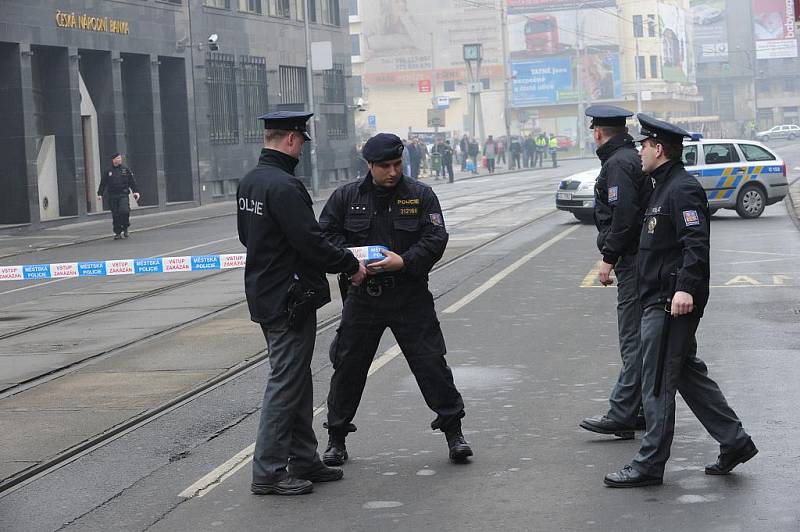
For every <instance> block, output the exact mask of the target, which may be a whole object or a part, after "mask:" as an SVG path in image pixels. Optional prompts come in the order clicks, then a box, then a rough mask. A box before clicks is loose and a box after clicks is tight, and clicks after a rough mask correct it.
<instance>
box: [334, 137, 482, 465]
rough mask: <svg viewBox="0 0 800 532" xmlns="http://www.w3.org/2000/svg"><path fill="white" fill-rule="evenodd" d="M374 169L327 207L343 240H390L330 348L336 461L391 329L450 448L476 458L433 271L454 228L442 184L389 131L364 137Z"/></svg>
mask: <svg viewBox="0 0 800 532" xmlns="http://www.w3.org/2000/svg"><path fill="white" fill-rule="evenodd" d="M363 155H364V158H365V159H366V160H367V163H368V164H369V170H370V171H369V173H368V174H367V176H366V177H365V178H364V179H362V180H360V181H356V182H353V183H348V184H346V185H343V186H341V187H339V188H338V189H337V190H336V191H335V192H334V193H333V194H332V195H331V197H330V199H329V200H328V203H327V204H326V205H325V208H324V209H323V211H322V214H321V215H320V225H321V226H322V228H323V230H324V231H325V234H326V235H327V236H328V238H330V239H331V241H332V242H333V243H334V244H336V245H337V246H368V245H384V246H386V247H387V248H388V251H385V252H384V255H385V258H384V259H383V260H381V261H379V262H377V263H374V264H372V265H370V266H368V267H367V274H368V278H367V279H368V280H367V281H365V282H364V283H363V284H362V285H361V286H359V287H351V288H350V289H349V291H348V293H347V294H346V299H345V301H344V309H343V310H342V320H341V324H340V326H339V329H338V331H337V334H336V337H335V338H334V340H333V343H332V344H331V348H330V356H331V362H332V363H333V369H334V372H333V376H332V377H331V387H330V392H329V393H328V421H327V423H326V427H327V429H328V436H329V440H328V447H327V449H326V451H325V453H324V454H323V461H324V462H325V464H327V465H341V464H343V463H344V461H345V460H347V450H346V447H345V438H346V436H347V434H348V433H350V432H354V431H355V430H356V427H355V425H353V424H352V421H353V418H354V417H355V415H356V409H357V408H358V404H359V402H360V401H361V396H362V394H363V391H364V385H365V384H366V380H367V372H368V370H369V367H370V364H371V363H372V360H373V358H374V356H375V352H376V350H377V348H378V344H379V342H380V339H381V336H382V335H383V332H384V330H386V328H387V327H388V328H389V329H391V330H392V333H393V334H394V336H395V338H396V339H397V343H398V344H399V345H400V348H401V349H402V351H403V355H404V356H405V357H406V360H407V361H408V365H409V367H410V368H411V372H412V373H413V374H414V376H415V377H416V380H417V383H418V385H419V387H420V390H421V391H422V395H423V397H424V398H425V402H426V403H427V404H428V406H429V407H430V408H431V410H433V411H434V412H435V413H436V414H437V417H436V419H435V420H434V421H433V423H431V428H432V429H434V430H435V429H440V430H441V431H442V432H444V433H445V436H446V438H447V444H448V447H449V456H450V459H451V460H453V461H463V460H465V459H466V458H467V457H469V456H472V449H470V447H469V445H468V444H467V442H466V440H465V439H464V436H463V434H462V432H461V418H462V417H464V401H463V400H462V398H461V394H460V393H459V392H458V390H457V389H456V387H455V384H454V383H453V374H452V372H451V371H450V368H449V367H448V365H447V362H446V361H445V358H444V355H445V352H446V348H445V342H444V336H443V335H442V330H441V327H440V326H439V321H438V320H437V318H436V311H435V309H434V305H433V296H432V295H431V293H430V291H429V290H428V273H429V272H430V271H431V268H433V265H434V264H435V263H436V262H437V261H438V260H439V259H441V257H442V254H443V253H444V250H445V246H446V245H447V239H448V235H447V231H446V229H445V225H444V219H443V218H442V209H441V207H440V206H439V200H438V198H437V197H436V194H434V192H433V190H432V189H431V188H430V187H429V186H427V185H425V184H422V183H420V182H418V181H416V180H414V179H411V178H409V177H407V176H404V175H403V172H402V165H403V158H402V156H403V143H402V141H401V140H400V138H399V137H397V136H396V135H391V134H387V133H379V134H377V135H375V136H374V137H372V138H371V139H369V140H368V141H367V142H366V144H365V145H364V149H363Z"/></svg>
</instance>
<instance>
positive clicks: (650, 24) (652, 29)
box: [647, 15, 656, 37]
mask: <svg viewBox="0 0 800 532" xmlns="http://www.w3.org/2000/svg"><path fill="white" fill-rule="evenodd" d="M647 36H648V37H655V36H656V16H655V15H647Z"/></svg>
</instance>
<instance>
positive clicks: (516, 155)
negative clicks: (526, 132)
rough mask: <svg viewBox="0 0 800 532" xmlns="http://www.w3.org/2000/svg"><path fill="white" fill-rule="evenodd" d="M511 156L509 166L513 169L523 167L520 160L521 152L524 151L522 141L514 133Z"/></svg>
mask: <svg viewBox="0 0 800 532" xmlns="http://www.w3.org/2000/svg"><path fill="white" fill-rule="evenodd" d="M510 149H511V157H510V158H509V160H508V166H509V168H510V169H511V170H514V169H515V168H516V169H520V168H522V164H521V161H520V154H521V152H522V144H521V143H520V140H519V137H518V136H516V135H514V136H513V137H511V147H510Z"/></svg>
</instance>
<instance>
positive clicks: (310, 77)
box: [303, 2, 319, 197]
mask: <svg viewBox="0 0 800 532" xmlns="http://www.w3.org/2000/svg"><path fill="white" fill-rule="evenodd" d="M303 9H305V13H303V28H304V29H305V36H306V87H307V88H306V90H307V91H308V107H309V112H311V113H313V112H314V109H315V106H314V71H313V70H312V64H311V30H310V28H309V23H308V13H309V11H308V2H304V3H303ZM316 122H317V121H316V119H315V118H314V117H312V118H311V138H312V139H313V140H312V141H311V143H310V144H311V193H312V195H313V196H314V197H317V196H319V170H318V169H317V142H318V141H319V139H318V138H317V123H316Z"/></svg>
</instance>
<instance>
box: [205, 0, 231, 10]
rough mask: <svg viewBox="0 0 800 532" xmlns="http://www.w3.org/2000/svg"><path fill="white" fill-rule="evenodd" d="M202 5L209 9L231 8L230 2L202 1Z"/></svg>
mask: <svg viewBox="0 0 800 532" xmlns="http://www.w3.org/2000/svg"><path fill="white" fill-rule="evenodd" d="M203 4H205V5H207V6H209V7H218V8H220V9H230V8H231V0H203Z"/></svg>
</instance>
